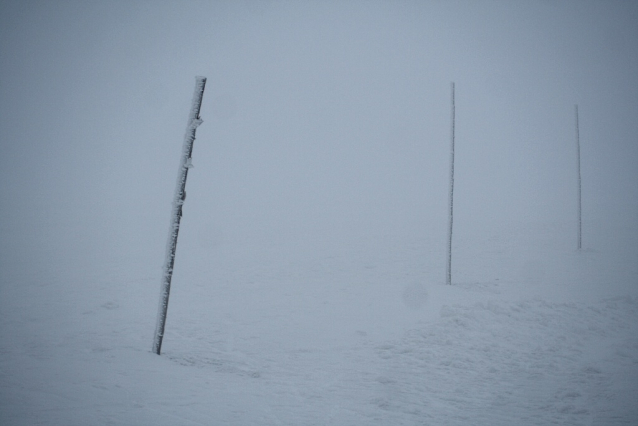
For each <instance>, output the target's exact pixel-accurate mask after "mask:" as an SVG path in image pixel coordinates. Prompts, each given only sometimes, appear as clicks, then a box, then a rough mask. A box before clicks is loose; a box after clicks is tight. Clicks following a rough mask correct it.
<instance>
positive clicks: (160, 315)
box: [153, 77, 206, 355]
mask: <svg viewBox="0 0 638 426" xmlns="http://www.w3.org/2000/svg"><path fill="white" fill-rule="evenodd" d="M195 80H196V83H195V93H194V94H193V102H192V103H191V111H190V114H189V115H188V123H187V125H186V133H185V135H184V144H183V146H182V155H181V158H180V162H179V169H178V171H177V185H176V187H175V194H174V197H173V209H172V214H171V226H170V229H169V232H168V242H167V244H166V258H165V259H164V274H163V275H162V287H161V292H160V302H159V309H158V312H157V324H156V326H155V338H154V340H153V352H154V353H156V354H157V355H159V354H160V351H161V349H162V339H163V338H164V327H165V326H166V313H167V311H168V296H169V294H170V291H171V279H172V277H173V266H174V265H175V251H176V250H177V235H178V234H179V224H180V221H181V218H182V205H183V204H184V200H185V199H186V178H187V177H188V169H189V168H191V167H193V165H192V164H191V156H192V154H193V142H195V131H196V130H197V127H198V126H199V125H200V124H202V120H201V119H200V118H199V110H200V108H201V106H202V98H203V97H204V87H205V86H206V77H196V78H195Z"/></svg>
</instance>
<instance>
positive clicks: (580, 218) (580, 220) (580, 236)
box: [574, 105, 583, 250]
mask: <svg viewBox="0 0 638 426" xmlns="http://www.w3.org/2000/svg"><path fill="white" fill-rule="evenodd" d="M574 109H575V110H576V157H577V162H578V250H580V249H581V248H582V246H583V233H582V232H583V215H582V212H583V210H582V197H581V193H582V185H581V178H580V131H579V128H578V105H574Z"/></svg>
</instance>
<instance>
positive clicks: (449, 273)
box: [445, 83, 456, 284]
mask: <svg viewBox="0 0 638 426" xmlns="http://www.w3.org/2000/svg"><path fill="white" fill-rule="evenodd" d="M455 114H456V112H455V106H454V83H452V137H451V147H450V191H449V196H450V198H449V215H448V225H449V227H448V236H447V275H446V278H445V282H446V284H452V225H453V223H454V124H455V123H454V120H455Z"/></svg>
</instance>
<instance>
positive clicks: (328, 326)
mask: <svg viewBox="0 0 638 426" xmlns="http://www.w3.org/2000/svg"><path fill="white" fill-rule="evenodd" d="M167 213H168V212H167ZM16 223H20V224H21V225H20V226H17V225H16ZM89 225H90V224H89V223H82V221H69V223H62V222H61V221H58V222H56V221H55V220H53V219H52V222H51V223H39V224H38V223H33V222H29V220H28V218H25V219H23V220H22V221H18V220H15V221H14V224H13V226H11V227H9V226H6V225H5V226H4V228H3V229H2V233H3V235H6V236H7V237H8V241H15V242H17V243H16V244H15V245H13V246H11V247H8V246H7V245H4V244H3V246H2V253H1V254H2V257H1V259H2V272H1V274H2V275H1V287H0V290H1V295H2V297H1V299H0V307H1V309H0V329H1V330H2V339H1V340H0V353H1V356H0V374H1V378H0V424H2V425H88V424H103V425H106V424H126V425H149V424H154V425H196V424H198V425H212V424H218V425H223V424H236V425H430V424H431V425H486V426H487V425H514V424H516V425H547V424H560V425H635V424H638V404H637V403H636V402H637V400H636V395H638V262H636V253H637V250H636V248H637V247H638V233H637V232H636V228H635V227H634V228H630V229H627V228H624V229H623V228H619V227H617V226H613V224H607V225H605V224H604V223H599V224H598V226H594V224H591V229H592V231H591V232H588V233H587V232H586V233H585V235H587V238H588V239H586V243H585V246H586V249H584V250H583V251H581V252H578V251H576V250H575V232H574V231H575V226H574V225H573V224H566V223H562V224H561V223H524V222H510V223H503V224H499V225H498V226H487V225H486V224H478V223H475V224H472V223H466V224H463V223H459V225H458V226H457V228H456V229H455V233H456V234H455V244H454V247H455V252H454V275H453V276H454V279H453V281H454V284H453V285H452V286H446V285H445V284H444V275H445V268H444V257H445V253H444V251H445V243H444V241H445V239H444V235H443V233H444V231H443V233H442V232H441V230H440V229H437V227H433V226H430V227H429V228H428V227H427V226H424V227H423V228H420V229H413V230H412V231H413V232H411V233H410V232H399V231H397V232H396V233H392V232H386V233H383V234H381V233H375V232H369V231H365V230H363V229H360V228H357V227H356V226H355V227H352V228H351V229H349V230H343V231H342V232H340V233H339V232H330V231H329V230H327V229H325V230H323V231H324V232H320V230H316V229H315V230H306V232H304V231H302V229H301V228H300V229H299V230H297V231H298V232H292V230H288V231H289V232H285V233H278V232H269V231H268V230H267V229H261V230H259V229H254V230H251V231H246V232H243V233H241V232H221V231H211V230H210V228H208V227H207V226H206V224H205V223H203V222H202V221H201V220H196V219H194V218H193V217H192V216H191V217H189V216H188V210H186V214H185V218H184V221H183V227H182V233H181V234H180V242H179V244H178V255H177V261H176V270H175V274H174V278H173V289H172V293H171V301H170V306H169V313H168V322H167V334H166V336H165V339H164V346H163V354H162V355H161V356H157V355H155V354H153V353H151V350H150V349H151V343H152V337H153V336H152V333H153V329H154V322H155V315H156V308H157V299H158V296H159V283H160V275H161V268H160V266H161V260H162V253H161V249H162V248H163V247H160V248H159V249H158V248H157V247H152V249H151V248H150V247H151V246H152V245H153V244H154V245H157V244H155V243H156V242H157V241H159V240H161V239H162V238H159V236H158V237H157V238H155V237H149V240H148V241H147V242H144V241H140V239H139V238H137V237H136V235H135V234H133V233H131V234H130V236H129V238H128V239H126V238H124V239H123V240H121V241H115V240H113V241H108V238H107V236H108V232H107V231H105V230H106V229H107V227H106V226H105V225H100V224H92V226H93V227H90V226H89ZM38 226H40V228H38ZM100 229H102V231H104V232H98V230H100ZM384 229H385V230H387V229H388V228H384ZM428 229H429V231H428ZM585 229H586V230H587V229H588V228H585ZM594 231H595V232H594ZM142 234H143V233H142ZM18 235H22V236H23V238H21V239H18V238H16V237H17V236H18ZM95 236H100V239H96V238H94V237H95ZM138 236H139V235H138ZM29 238H30V239H29ZM151 243H153V244H151ZM27 255H30V256H27ZM28 259H39V260H38V261H37V262H33V263H30V262H29V260H28Z"/></svg>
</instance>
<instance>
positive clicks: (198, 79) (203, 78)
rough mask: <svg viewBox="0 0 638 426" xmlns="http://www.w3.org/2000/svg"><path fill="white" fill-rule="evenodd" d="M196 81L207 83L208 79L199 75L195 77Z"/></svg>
mask: <svg viewBox="0 0 638 426" xmlns="http://www.w3.org/2000/svg"><path fill="white" fill-rule="evenodd" d="M195 80H197V81H206V77H204V76H202V75H198V76H196V77H195Z"/></svg>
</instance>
